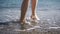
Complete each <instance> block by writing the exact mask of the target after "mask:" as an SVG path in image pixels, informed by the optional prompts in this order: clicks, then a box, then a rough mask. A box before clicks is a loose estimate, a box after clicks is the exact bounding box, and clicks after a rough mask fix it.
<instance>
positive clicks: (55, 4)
mask: <svg viewBox="0 0 60 34" xmlns="http://www.w3.org/2000/svg"><path fill="white" fill-rule="evenodd" d="M3 2H4V0H0V7H1V8H0V23H1V24H3V23H9V24H10V25H12V26H16V27H17V25H16V23H15V24H14V25H13V23H12V24H11V21H12V22H13V21H16V20H18V19H20V12H21V10H20V8H18V7H20V6H21V3H20V2H21V0H20V2H18V1H17V4H16V3H15V2H16V1H15V0H14V1H12V0H9V2H7V1H6V2H5V3H3ZM7 3H8V4H7ZM19 3H20V4H19ZM4 7H5V8H4ZM9 7H10V8H9ZM12 7H13V8H12ZM27 11H28V12H27V15H26V16H27V17H29V16H30V15H31V6H30V7H29V9H28V10H27ZM36 12H37V15H38V17H39V18H40V21H39V23H40V24H39V25H40V26H42V28H49V27H60V0H39V3H38V6H37V10H36ZM1 26H2V27H1V28H3V27H5V26H4V25H1ZM16 27H15V28H16Z"/></svg>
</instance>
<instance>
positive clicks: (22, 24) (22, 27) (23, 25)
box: [20, 21, 32, 30]
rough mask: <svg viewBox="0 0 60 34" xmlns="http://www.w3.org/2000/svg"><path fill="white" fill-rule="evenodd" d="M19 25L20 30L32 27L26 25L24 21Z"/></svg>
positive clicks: (28, 24)
mask: <svg viewBox="0 0 60 34" xmlns="http://www.w3.org/2000/svg"><path fill="white" fill-rule="evenodd" d="M20 25H21V29H22V30H26V29H28V28H31V27H32V25H31V24H30V23H27V22H26V21H24V22H22V23H21V24H20Z"/></svg>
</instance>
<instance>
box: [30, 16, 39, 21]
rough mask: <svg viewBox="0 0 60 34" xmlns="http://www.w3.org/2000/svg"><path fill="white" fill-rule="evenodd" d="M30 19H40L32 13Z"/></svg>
mask: <svg viewBox="0 0 60 34" xmlns="http://www.w3.org/2000/svg"><path fill="white" fill-rule="evenodd" d="M31 19H32V20H40V19H39V18H38V17H37V15H32V16H31Z"/></svg>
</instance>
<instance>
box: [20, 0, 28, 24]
mask: <svg viewBox="0 0 60 34" xmlns="http://www.w3.org/2000/svg"><path fill="white" fill-rule="evenodd" d="M28 2H29V0H23V3H22V6H21V17H20V23H21V24H24V23H25V15H26V11H27V8H28Z"/></svg>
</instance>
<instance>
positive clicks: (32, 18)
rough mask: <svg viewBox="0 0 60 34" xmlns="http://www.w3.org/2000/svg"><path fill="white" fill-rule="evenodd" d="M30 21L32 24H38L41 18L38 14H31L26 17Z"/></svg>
mask: <svg viewBox="0 0 60 34" xmlns="http://www.w3.org/2000/svg"><path fill="white" fill-rule="evenodd" d="M26 20H27V21H28V22H30V23H31V25H34V26H35V25H37V24H38V23H39V20H40V19H39V18H38V17H37V16H31V17H29V18H27V19H26Z"/></svg>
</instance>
